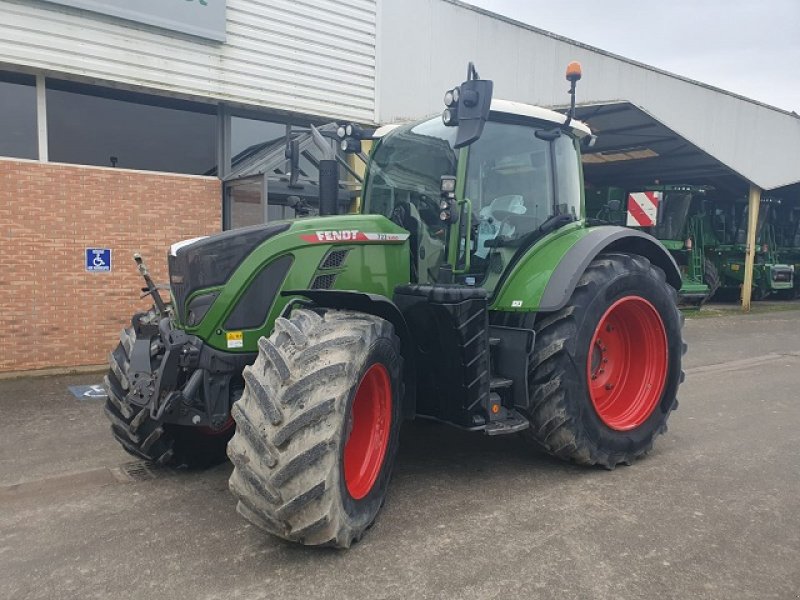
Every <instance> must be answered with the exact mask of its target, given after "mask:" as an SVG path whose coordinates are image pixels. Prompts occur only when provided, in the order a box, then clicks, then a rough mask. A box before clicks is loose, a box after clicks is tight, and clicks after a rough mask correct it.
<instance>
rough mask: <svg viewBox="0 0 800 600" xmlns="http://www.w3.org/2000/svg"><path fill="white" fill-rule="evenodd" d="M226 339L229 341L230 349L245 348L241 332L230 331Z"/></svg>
mask: <svg viewBox="0 0 800 600" xmlns="http://www.w3.org/2000/svg"><path fill="white" fill-rule="evenodd" d="M226 337H227V339H228V348H241V347H242V346H244V336H243V335H242V332H241V331H229V332H228V333H227V334H226Z"/></svg>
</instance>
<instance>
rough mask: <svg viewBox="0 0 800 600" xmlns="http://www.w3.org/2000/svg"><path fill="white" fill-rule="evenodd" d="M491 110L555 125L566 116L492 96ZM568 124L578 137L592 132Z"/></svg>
mask: <svg viewBox="0 0 800 600" xmlns="http://www.w3.org/2000/svg"><path fill="white" fill-rule="evenodd" d="M491 110H492V112H494V113H500V114H505V115H515V116H520V117H528V118H531V119H536V120H537V121H549V122H550V123H555V124H557V125H561V124H562V123H564V120H565V119H566V117H565V116H564V115H563V114H562V113H559V112H556V111H554V110H550V109H549V108H542V107H541V106H534V105H532V104H525V103H524V102H513V101H511V100H500V99H498V98H492V106H491ZM403 124H404V123H392V124H390V125H384V126H382V127H379V128H378V129H376V130H375V133H374V134H373V137H374V138H381V137H383V136H385V135H386V134H387V133H389V132H390V131H392V130H393V129H396V128H398V127H400V126H401V125H403ZM569 126H570V129H571V130H572V133H573V134H574V135H575V136H577V137H578V138H582V137H585V136H587V135H591V133H592V131H591V129H589V126H588V125H586V124H585V123H583V122H582V121H576V120H575V119H573V120H572V122H571V123H570V124H569Z"/></svg>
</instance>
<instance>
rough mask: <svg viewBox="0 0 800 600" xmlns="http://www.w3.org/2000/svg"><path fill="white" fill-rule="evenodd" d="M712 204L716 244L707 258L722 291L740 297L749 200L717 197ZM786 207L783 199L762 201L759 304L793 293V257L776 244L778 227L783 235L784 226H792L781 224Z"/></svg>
mask: <svg viewBox="0 0 800 600" xmlns="http://www.w3.org/2000/svg"><path fill="white" fill-rule="evenodd" d="M709 204H710V210H709V219H710V228H711V231H712V234H713V239H714V242H713V243H710V244H706V256H707V257H708V259H709V260H711V261H712V262H713V263H714V265H715V267H716V270H717V272H718V273H719V277H720V291H721V292H723V293H728V294H738V293H739V290H740V289H741V287H742V284H743V282H744V271H745V255H746V253H747V212H748V206H747V199H746V198H734V199H730V198H726V197H722V196H716V197H715V198H714V199H713V200H712V201H711V202H710V203H709ZM783 204H784V203H783V200H782V199H779V198H774V197H768V196H765V197H763V198H762V199H761V205H760V208H759V211H758V223H757V225H756V232H755V238H756V247H755V264H754V265H753V298H754V299H756V300H763V299H765V298H767V297H769V296H781V295H783V296H787V295H791V294H792V293H793V291H792V290H793V287H794V278H795V273H794V269H795V267H794V265H793V264H787V262H785V261H786V259H787V258H790V257H788V256H787V254H786V253H785V252H784V253H781V252H779V249H778V244H777V240H776V227H779V228H780V229H781V231H782V230H783V228H784V225H789V224H790V223H787V224H783V223H780V222H779V220H778V211H779V210H780V209H781V207H782V206H783ZM790 217H791V215H790ZM784 237H786V236H784ZM787 241H788V240H787Z"/></svg>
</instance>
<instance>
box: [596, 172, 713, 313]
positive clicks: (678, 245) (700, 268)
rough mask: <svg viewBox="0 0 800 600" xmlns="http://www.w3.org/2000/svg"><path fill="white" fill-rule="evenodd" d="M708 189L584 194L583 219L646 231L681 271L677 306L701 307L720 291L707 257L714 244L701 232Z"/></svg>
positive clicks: (614, 189)
mask: <svg viewBox="0 0 800 600" xmlns="http://www.w3.org/2000/svg"><path fill="white" fill-rule="evenodd" d="M707 192H708V189H707V188H704V187H698V186H691V185H658V186H648V187H645V188H643V189H637V190H630V191H626V190H623V189H622V188H618V187H607V188H597V189H593V190H591V191H589V192H588V193H587V198H586V204H587V213H588V214H589V215H594V217H595V218H596V219H598V220H600V221H603V222H607V223H612V224H615V225H625V226H628V227H635V228H638V229H642V230H643V231H647V232H648V233H649V234H650V235H652V236H653V237H655V238H656V239H658V240H659V241H660V242H661V243H662V244H663V246H664V247H665V248H666V249H667V250H669V252H670V253H671V254H672V256H673V257H674V258H675V261H676V262H677V264H678V266H679V268H680V271H681V288H680V291H679V292H678V297H679V298H680V301H681V303H684V304H691V305H697V306H699V305H701V304H703V303H704V302H706V301H707V300H709V299H710V298H711V297H712V296H713V295H714V293H715V292H716V291H717V289H718V288H719V286H720V279H719V274H718V272H717V267H716V265H715V264H714V263H713V262H712V261H711V260H709V259H708V258H707V257H706V254H705V248H706V245H707V244H713V242H714V239H713V237H712V236H711V235H710V232H709V231H708V228H707V226H706V221H707V219H706V214H705V204H704V203H705V199H706V196H707Z"/></svg>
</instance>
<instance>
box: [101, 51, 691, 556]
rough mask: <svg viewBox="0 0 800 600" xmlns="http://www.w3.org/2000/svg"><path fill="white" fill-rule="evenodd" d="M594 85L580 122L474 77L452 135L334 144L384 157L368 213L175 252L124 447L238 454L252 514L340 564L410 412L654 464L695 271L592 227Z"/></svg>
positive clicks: (125, 362)
mask: <svg viewBox="0 0 800 600" xmlns="http://www.w3.org/2000/svg"><path fill="white" fill-rule="evenodd" d="M580 77H581V74H580V67H579V65H577V63H572V64H570V66H569V67H568V69H567V79H568V80H569V81H570V84H571V85H570V95H571V100H572V102H571V106H572V108H571V109H570V111H569V113H568V114H567V115H566V116H565V115H563V114H560V113H556V112H553V111H550V110H547V109H543V108H539V107H535V106H530V105H526V104H521V103H516V102H508V101H502V100H497V99H493V98H492V95H493V94H492V92H493V84H492V82H491V81H490V80H484V79H480V78H479V76H478V73H477V71H476V70H475V68H474V66H472V65H471V64H470V67H469V69H468V72H467V79H466V80H465V81H464V82H463V83H461V84H460V85H457V86H455V87H453V88H452V89H451V90H448V91H447V92H446V94H445V105H446V108H445V111H444V113H443V115H442V118H438V117H437V118H432V119H424V120H422V121H418V122H414V123H409V124H406V125H402V126H397V127H392V128H384V129H379V130H377V131H370V130H366V129H362V128H360V127H357V126H354V125H350V124H343V125H342V126H341V127H340V128H339V129H338V131H337V134H338V136H339V143H340V144H341V147H342V148H343V149H346V150H347V151H349V152H352V153H359V151H360V148H361V143H362V142H363V141H364V140H366V139H371V140H373V141H374V144H373V148H372V150H371V154H370V155H369V156H368V157H366V156H365V157H364V158H365V159H366V163H367V166H366V178H365V183H364V188H363V190H362V199H361V202H360V205H359V211H358V212H357V213H355V214H335V212H336V211H335V208H332V207H335V205H336V200H335V199H336V191H335V185H334V186H330V185H329V184H328V183H326V184H325V185H323V183H324V182H323V181H320V186H319V187H320V198H319V213H320V216H316V217H309V218H301V219H296V220H294V221H282V222H275V223H269V224H265V225H262V226H255V227H250V228H245V229H238V230H232V231H226V232H223V233H220V234H217V235H212V236H209V237H206V238H201V239H195V240H188V241H186V242H182V243H178V244H175V245H173V247H172V248H171V249H170V252H169V256H168V261H169V278H170V290H171V300H170V301H169V302H167V301H165V300H162V299H161V298H160V296H159V291H158V289H157V287H156V286H155V284H154V283H153V282H152V281H151V280H150V279H149V276H148V277H147V278H146V281H147V285H148V289H149V291H150V292H151V293H152V294H153V296H154V300H155V305H154V307H153V309H152V310H150V311H147V312H144V313H140V314H137V315H134V317H133V319H132V322H131V326H130V327H129V328H127V329H126V330H124V331H123V332H122V335H121V340H120V344H119V345H118V347H117V348H116V349H115V350H114V351H113V353H112V354H111V359H110V362H111V365H110V370H109V373H108V376H107V380H106V385H107V387H108V393H109V399H108V403H107V405H106V414H107V415H108V417H109V419H110V422H111V428H112V432H113V435H114V436H115V437H116V439H117V440H118V441H119V442H120V443H121V444H122V446H123V448H124V449H125V450H127V451H128V452H130V453H131V454H133V455H135V456H138V457H141V458H145V459H148V460H152V461H155V462H158V463H166V464H175V463H183V464H208V463H209V462H213V461H214V460H218V459H220V458H222V456H223V455H222V452H223V451H224V449H225V443H226V442H228V439H230V441H229V442H228V443H227V454H228V456H229V458H230V460H231V461H232V462H233V466H234V469H233V473H232V474H231V477H230V489H231V491H232V492H233V495H234V496H235V498H236V501H237V509H238V511H239V512H240V513H241V514H242V515H243V516H244V517H245V518H246V519H247V520H248V521H250V522H251V523H253V524H255V525H256V526H258V527H260V528H261V529H263V530H264V531H267V532H269V533H271V534H273V535H276V536H279V537H281V538H284V539H287V540H291V541H294V542H299V543H302V544H307V545H328V546H334V547H349V546H350V545H351V544H352V543H354V542H355V541H358V540H359V539H360V538H361V537H362V536H363V534H364V533H365V531H366V530H367V528H369V527H370V526H371V524H372V523H373V522H374V520H375V518H376V516H377V515H378V512H379V510H380V509H381V507H382V506H383V504H384V500H385V499H386V494H387V489H388V486H389V481H390V478H391V474H392V466H393V464H394V460H395V456H396V454H397V450H398V442H399V435H400V425H401V424H402V423H403V421H404V420H406V419H414V418H419V419H431V420H435V421H439V422H441V423H446V424H449V425H452V426H454V427H457V428H460V429H463V430H466V431H472V432H475V434H476V435H478V434H485V435H490V436H499V435H512V434H513V435H516V434H519V435H523V436H524V437H525V439H526V440H528V441H529V443H530V444H532V445H533V446H535V447H537V448H543V449H544V450H545V451H547V452H549V453H551V454H552V455H554V456H557V457H559V458H561V459H563V460H566V461H571V462H574V463H577V464H581V465H590V466H591V465H597V466H600V467H604V468H606V469H613V468H614V467H616V466H617V465H620V464H630V463H632V462H634V461H635V460H637V459H639V458H641V457H643V456H644V455H645V454H647V453H648V452H649V451H650V449H651V448H652V447H653V443H654V442H655V439H656V438H657V436H659V435H660V434H662V433H664V432H665V431H666V428H667V420H668V418H669V416H670V413H671V412H672V411H673V410H674V409H675V408H676V407H677V399H676V397H677V392H678V387H679V385H680V384H681V382H682V380H683V372H682V370H681V361H682V355H683V353H684V351H685V349H686V345H685V344H684V342H683V339H682V334H681V329H682V324H683V320H682V317H681V315H680V313H679V311H678V310H677V307H676V298H677V291H678V290H679V289H680V287H681V273H680V270H679V268H678V266H677V265H676V263H675V260H674V258H673V257H672V256H671V255H670V253H669V252H668V251H667V250H665V249H664V247H663V246H662V245H661V244H660V243H659V242H658V241H657V240H656V239H654V238H653V237H652V236H650V235H648V234H646V233H644V232H641V231H637V230H633V229H630V228H625V227H618V226H610V225H599V224H596V223H594V222H593V221H591V220H589V219H587V218H586V215H585V208H584V194H583V178H582V172H581V159H580V155H581V147H582V145H586V144H590V143H591V141H592V134H591V132H590V130H589V128H588V127H587V126H586V125H584V124H583V123H581V122H578V121H576V120H575V119H574V118H573V115H574V106H575V90H576V83H577V81H578V80H579V79H580ZM325 171H326V170H325V169H320V178H321V179H322V178H323V177H328V176H329V175H328V174H326V173H324V172H325ZM327 189H333V192H332V194H329V193H327V192H326V190H327ZM331 198H332V199H331ZM142 270H143V273H144V274H146V269H145V268H144V267H143V266H142Z"/></svg>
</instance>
